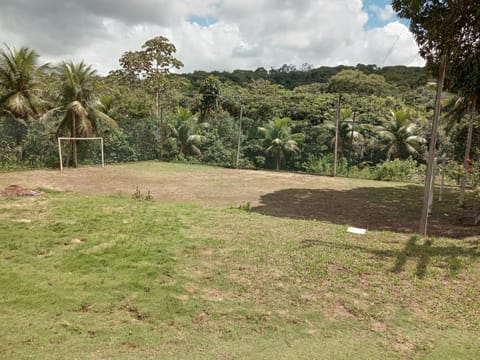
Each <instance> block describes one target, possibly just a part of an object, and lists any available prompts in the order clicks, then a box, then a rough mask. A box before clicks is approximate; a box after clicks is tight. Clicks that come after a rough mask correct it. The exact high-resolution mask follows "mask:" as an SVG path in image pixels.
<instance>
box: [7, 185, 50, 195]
mask: <svg viewBox="0 0 480 360" xmlns="http://www.w3.org/2000/svg"><path fill="white" fill-rule="evenodd" d="M42 194H43V192H41V191H37V190H30V189H25V188H24V187H21V186H20V185H9V186H7V187H6V188H5V189H3V190H2V191H0V196H38V195H42Z"/></svg>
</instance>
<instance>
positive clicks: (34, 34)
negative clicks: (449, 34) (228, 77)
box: [0, 0, 423, 74]
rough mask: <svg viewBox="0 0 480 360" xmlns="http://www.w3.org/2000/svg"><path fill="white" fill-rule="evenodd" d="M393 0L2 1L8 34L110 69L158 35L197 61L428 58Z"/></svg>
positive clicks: (47, 54) (2, 31)
mask: <svg viewBox="0 0 480 360" xmlns="http://www.w3.org/2000/svg"><path fill="white" fill-rule="evenodd" d="M389 4H390V1H389V0H363V1H362V0H0V42H1V43H6V44H8V45H9V46H14V47H20V46H28V47H31V48H34V49H36V50H37V51H38V52H39V53H40V55H41V56H42V60H44V61H49V62H52V63H56V62H59V61H61V60H73V61H80V60H85V61H86V62H87V63H90V64H92V65H93V66H94V67H95V68H96V69H97V70H99V72H100V73H104V74H106V73H108V71H109V70H113V69H117V68H118V67H119V65H118V59H119V58H120V56H121V55H122V54H123V53H124V52H125V51H128V50H139V49H140V48H141V45H142V44H143V43H144V42H145V41H146V40H148V39H151V38H153V37H155V36H158V35H163V36H166V37H167V38H169V39H170V40H171V41H172V42H173V43H174V44H175V45H176V47H177V57H178V58H179V59H180V60H182V61H183V62H184V64H185V67H184V68H183V69H182V71H183V72H191V71H193V70H233V69H252V70H254V69H256V68H258V67H261V66H263V67H265V68H267V69H269V68H271V67H280V66H281V65H283V64H295V65H297V66H301V64H303V63H310V64H312V65H314V66H315V67H318V66H322V65H327V66H332V65H339V64H345V65H355V64H358V63H363V64H377V65H379V66H386V65H395V64H403V65H423V61H422V59H421V58H420V57H419V56H418V49H417V47H416V45H415V42H414V40H413V38H412V35H411V33H410V32H409V30H408V27H407V26H406V23H405V22H404V21H400V20H399V19H398V18H397V17H396V16H395V14H394V12H393V11H392V9H391V7H390V5H389Z"/></svg>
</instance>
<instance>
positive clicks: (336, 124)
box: [333, 95, 342, 177]
mask: <svg viewBox="0 0 480 360" xmlns="http://www.w3.org/2000/svg"><path fill="white" fill-rule="evenodd" d="M341 99H342V95H338V103H337V114H336V120H335V148H334V150H333V177H335V176H337V157H338V130H339V129H338V127H339V126H340V100H341Z"/></svg>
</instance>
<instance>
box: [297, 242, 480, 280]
mask: <svg viewBox="0 0 480 360" xmlns="http://www.w3.org/2000/svg"><path fill="white" fill-rule="evenodd" d="M301 246H302V247H312V246H320V247H329V248H334V249H347V250H357V251H362V252H366V253H369V254H372V255H375V256H378V257H381V258H392V259H395V263H394V264H393V266H392V268H391V271H392V272H394V273H401V272H402V271H404V270H405V266H406V264H407V261H408V260H409V259H411V258H413V259H416V262H417V264H416V270H415V275H416V276H417V277H419V278H424V277H425V274H426V272H427V266H428V264H429V263H430V262H431V260H432V258H443V259H444V260H445V263H446V264H447V265H446V266H447V267H448V270H449V273H450V275H455V274H456V273H457V272H458V271H459V270H460V268H461V261H459V258H462V257H463V258H465V257H467V258H472V260H473V259H477V258H480V241H478V240H470V241H467V242H462V243H461V245H460V246H456V245H450V246H433V242H432V240H431V239H426V240H424V241H422V240H420V239H419V237H418V236H415V235H414V236H412V237H410V239H409V240H408V241H407V242H406V243H405V246H404V247H403V249H401V250H385V249H375V248H370V247H368V246H362V245H352V244H345V243H337V242H333V241H326V240H320V239H316V240H310V239H307V240H304V241H302V243H301Z"/></svg>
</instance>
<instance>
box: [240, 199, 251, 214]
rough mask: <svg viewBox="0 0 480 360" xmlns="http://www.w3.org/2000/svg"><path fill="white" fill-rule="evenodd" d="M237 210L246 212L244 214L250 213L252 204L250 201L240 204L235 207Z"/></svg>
mask: <svg viewBox="0 0 480 360" xmlns="http://www.w3.org/2000/svg"><path fill="white" fill-rule="evenodd" d="M237 209H238V210H242V211H246V212H251V211H252V204H250V201H247V202H244V203H241V204H240V205H238V207H237Z"/></svg>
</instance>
